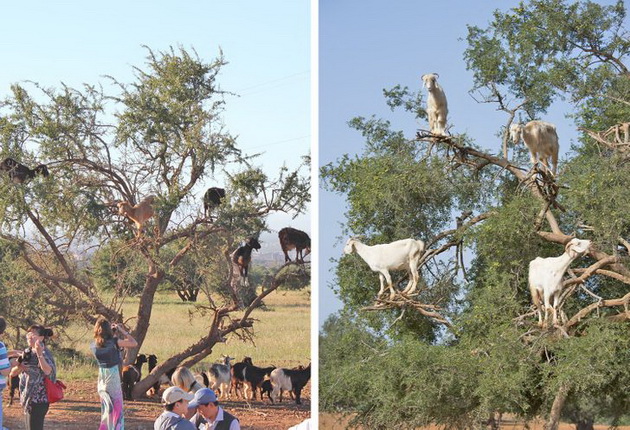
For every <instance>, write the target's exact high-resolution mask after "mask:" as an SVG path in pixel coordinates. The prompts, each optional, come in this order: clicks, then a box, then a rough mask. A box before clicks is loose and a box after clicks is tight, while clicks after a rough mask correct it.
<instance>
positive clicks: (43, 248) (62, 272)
mask: <svg viewBox="0 0 630 430" xmlns="http://www.w3.org/2000/svg"><path fill="white" fill-rule="evenodd" d="M147 53H148V54H147V58H146V62H145V64H144V65H143V67H136V68H134V71H135V78H134V80H133V82H131V83H124V82H119V81H117V80H116V79H115V78H113V77H108V78H109V79H110V81H111V82H113V84H114V85H113V86H108V87H107V88H108V89H109V88H113V91H112V93H109V92H107V93H106V92H105V91H104V89H103V88H102V87H100V86H92V85H87V84H86V85H84V86H83V87H81V88H78V89H75V88H70V87H67V86H65V85H63V84H62V85H61V86H60V88H44V87H41V86H40V85H38V84H37V83H26V84H23V85H14V86H12V88H11V94H9V95H6V96H4V97H3V98H4V100H3V101H2V103H1V104H0V148H1V150H2V157H7V156H10V157H12V158H15V159H16V160H18V161H20V162H23V163H24V164H26V165H28V166H29V167H35V166H36V165H37V164H39V163H44V164H46V165H47V166H48V170H49V172H50V176H48V177H46V178H44V177H41V176H37V177H35V178H33V179H31V180H28V181H25V182H24V183H23V184H13V183H11V182H10V180H9V178H8V175H6V174H3V175H0V176H1V177H0V190H1V191H2V193H1V195H0V217H1V218H0V229H1V230H2V239H3V240H6V241H7V242H9V243H11V244H13V245H15V246H17V249H18V250H19V254H20V257H21V258H22V259H15V261H8V262H7V264H8V265H10V264H14V265H18V264H20V265H21V267H20V269H21V270H22V271H23V272H24V273H23V274H22V276H24V278H25V279H24V280H23V283H24V284H26V285H28V286H30V287H31V289H32V290H35V291H38V292H39V291H42V288H41V287H40V288H38V289H35V288H32V284H34V283H38V282H39V283H40V284H41V285H44V286H45V287H46V289H45V290H44V291H46V292H47V294H48V296H46V295H44V294H41V295H38V296H35V295H34V294H35V293H29V294H30V295H27V296H26V297H27V299H25V300H22V298H23V296H22V295H16V298H19V299H20V300H21V302H20V303H15V304H14V303H13V302H12V303H11V304H12V306H14V307H15V308H16V309H19V306H21V305H22V303H24V304H25V306H26V304H28V303H30V304H31V305H32V306H33V309H34V310H33V311H30V312H31V313H32V312H38V313H39V318H38V320H39V321H40V322H45V321H42V320H43V319H46V318H47V315H48V311H49V310H50V312H51V313H53V314H54V312H55V310H56V312H57V314H55V315H56V316H58V317H59V318H62V317H63V318H66V317H67V316H68V315H70V314H73V313H74V314H80V315H81V317H83V318H84V319H86V320H88V321H90V320H92V319H93V318H94V316H95V315H104V316H106V317H108V318H110V319H115V320H120V321H130V322H132V325H133V324H135V327H131V329H132V330H133V331H134V335H135V336H136V338H137V339H139V342H140V343H142V342H143V339H145V338H146V336H147V331H148V330H149V319H150V317H151V313H152V306H153V299H154V297H155V294H156V292H157V290H158V288H166V289H168V288H174V289H176V290H178V291H180V292H181V291H194V292H195V293H196V292H197V291H198V290H200V291H202V292H203V294H202V297H203V298H204V300H206V301H207V303H208V304H207V305H206V308H211V309H216V308H217V307H218V306H221V305H224V304H225V303H229V302H230V301H231V298H232V291H231V289H230V285H231V281H232V275H231V274H232V271H231V262H230V257H229V256H230V253H231V252H232V251H234V249H236V246H237V244H238V243H239V242H240V241H242V240H244V239H245V238H247V237H248V236H257V235H258V234H259V233H260V232H261V231H263V230H265V229H266V228H267V216H268V215H269V214H270V213H272V212H276V211H282V212H286V213H290V214H291V215H293V216H297V215H298V214H299V213H301V212H303V211H304V209H305V206H306V203H307V202H308V201H309V199H310V195H309V192H310V181H309V179H308V177H307V176H305V174H304V173H303V172H304V171H305V170H306V171H308V170H309V168H308V165H307V163H308V159H307V160H306V161H305V164H303V165H302V166H299V167H297V168H296V169H294V170H293V169H289V168H287V167H283V168H281V169H280V171H279V172H278V174H277V175H276V176H273V175H272V174H271V173H269V172H266V171H263V170H262V169H261V168H259V167H258V166H256V165H254V163H255V162H256V161H257V160H256V157H255V156H245V155H242V154H241V150H240V149H239V148H238V147H237V144H236V143H237V142H236V139H235V138H234V137H233V136H232V135H231V134H230V133H229V132H228V131H227V130H226V127H225V124H224V121H223V112H224V107H225V101H224V96H225V95H226V94H228V93H226V92H224V91H223V90H222V89H221V88H220V86H219V84H218V76H219V74H220V72H221V71H222V68H223V66H224V65H225V64H226V62H225V60H224V58H223V55H222V53H221V54H220V55H219V56H218V57H217V58H215V59H213V60H211V61H206V60H203V59H201V58H199V57H198V55H197V53H196V52H194V50H193V51H187V50H185V49H183V48H178V49H173V48H170V49H169V50H167V51H165V52H154V51H152V50H151V49H149V48H147ZM108 91H109V90H108ZM215 174H217V176H219V177H224V178H227V183H225V184H220V186H222V187H224V188H226V190H227V196H226V199H225V202H224V203H223V204H222V205H221V206H220V207H219V208H218V209H217V210H216V211H214V212H213V214H212V219H210V218H206V217H204V216H202V215H201V213H202V202H201V201H199V200H200V199H197V197H195V196H197V195H199V194H202V195H203V191H205V189H204V187H206V186H207V185H206V184H205V183H204V182H205V180H206V179H208V178H209V177H211V178H212V180H214V181H215V182H216V178H215V177H214V175H215ZM307 174H308V173H307ZM148 196H153V197H154V199H153V203H152V209H153V211H154V214H153V215H152V216H150V217H149V219H148V220H146V222H145V223H144V225H143V229H142V231H138V229H137V227H136V226H135V225H134V223H133V222H131V220H130V218H131V215H130V214H128V215H129V216H127V215H123V214H121V213H120V212H119V207H118V203H120V202H121V201H125V202H128V203H129V204H130V205H131V206H134V205H136V204H138V203H140V202H141V201H143V200H144V199H145V198H146V197H148ZM144 209H146V207H144ZM91 257H93V258H92V260H90V258H91ZM12 270H15V272H17V273H19V270H18V269H17V268H15V269H14V268H13V267H8V269H7V271H6V273H7V274H8V273H13V272H12ZM5 291H6V290H3V291H1V292H2V293H4V292H5ZM28 291H30V290H28ZM38 294H39V293H38ZM243 294H244V295H246V296H247V297H248V299H247V300H244V301H245V302H246V303H251V301H252V294H253V295H255V290H254V289H253V288H250V289H247V291H243ZM129 295H139V296H140V300H139V303H138V304H137V307H136V309H135V311H131V312H132V315H124V314H123V312H130V310H129V309H125V308H124V307H123V304H124V302H125V300H126V299H128V296H129ZM11 297H13V296H11ZM6 304H7V305H8V304H9V301H8V300H7V302H6ZM35 305H37V306H35ZM40 307H41V309H40ZM201 307H202V306H200V308H201ZM31 313H28V312H24V315H29V316H30V315H31ZM219 322H220V319H219V320H217V321H216V324H218V323H219ZM247 323H248V324H249V321H247ZM216 328H217V327H214V328H213V329H211V330H207V327H206V329H205V331H204V332H203V333H205V334H206V335H207V334H208V333H212V332H213V330H214V329H216ZM205 340H206V341H207V342H208V345H207V347H208V348H207V350H210V349H211V346H212V345H210V344H211V343H212V342H214V341H215V339H213V338H212V336H209V335H208V336H207V337H206V339H205ZM187 351H188V352H187V353H188V354H189V356H190V355H191V354H193V352H191V351H192V349H188V350H187ZM133 353H135V351H134V352H132V355H133ZM184 355H185V354H184Z"/></svg>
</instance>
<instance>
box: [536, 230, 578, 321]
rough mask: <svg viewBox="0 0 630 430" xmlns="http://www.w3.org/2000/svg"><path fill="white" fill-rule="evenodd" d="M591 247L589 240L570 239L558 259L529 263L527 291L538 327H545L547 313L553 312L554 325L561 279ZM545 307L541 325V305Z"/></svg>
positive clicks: (550, 258)
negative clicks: (532, 303)
mask: <svg viewBox="0 0 630 430" xmlns="http://www.w3.org/2000/svg"><path fill="white" fill-rule="evenodd" d="M590 246H591V241H590V240H580V239H575V238H574V239H571V240H570V241H569V242H568V243H567V244H566V246H565V248H564V254H562V255H561V256H559V257H548V258H542V257H536V258H535V259H534V260H532V261H531V262H530V263H529V291H530V293H531V295H532V301H533V302H534V306H536V310H537V312H538V325H539V326H541V327H544V326H546V325H547V312H548V310H549V309H550V308H551V310H552V312H553V325H554V326H555V325H556V322H557V319H558V316H557V315H558V314H557V307H558V304H559V303H558V301H559V298H560V293H561V292H562V277H563V276H564V273H565V272H566V270H567V269H568V267H569V265H570V264H571V262H572V261H573V260H575V259H576V258H578V257H581V256H583V255H585V254H586V253H587V252H588V251H589V248H590ZM541 301H542V302H544V305H545V318H544V324H543V317H542V304H541Z"/></svg>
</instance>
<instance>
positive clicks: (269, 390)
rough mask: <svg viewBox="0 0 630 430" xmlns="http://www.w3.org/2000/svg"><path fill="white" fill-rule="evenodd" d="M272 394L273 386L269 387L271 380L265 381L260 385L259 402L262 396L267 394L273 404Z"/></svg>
mask: <svg viewBox="0 0 630 430" xmlns="http://www.w3.org/2000/svg"><path fill="white" fill-rule="evenodd" d="M272 392H273V385H271V379H265V380H264V381H262V383H261V384H260V401H262V399H263V396H264V395H265V393H267V397H269V400H270V401H271V403H273V399H272V398H271V393H272Z"/></svg>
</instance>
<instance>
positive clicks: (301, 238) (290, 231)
mask: <svg viewBox="0 0 630 430" xmlns="http://www.w3.org/2000/svg"><path fill="white" fill-rule="evenodd" d="M278 238H279V239H280V246H281V247H282V252H284V262H285V263H287V262H289V261H291V259H290V258H289V251H290V250H292V249H295V261H296V262H298V263H304V257H306V256H307V255H308V254H310V252H311V238H310V237H309V236H308V234H306V233H304V232H303V231H302V230H298V229H296V228H291V227H285V228H283V229H282V230H280V231H279V232H278ZM303 250H306V252H305V253H304V255H302V251H303Z"/></svg>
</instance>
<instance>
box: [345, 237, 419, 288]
mask: <svg viewBox="0 0 630 430" xmlns="http://www.w3.org/2000/svg"><path fill="white" fill-rule="evenodd" d="M354 251H356V252H357V254H359V256H360V257H361V258H362V259H363V260H364V261H365V262H366V263H367V264H368V265H369V266H370V269H372V271H374V272H378V275H379V279H380V281H381V289H380V290H379V292H378V296H377V297H380V296H381V295H383V293H384V292H385V281H387V287H388V288H389V292H390V298H393V297H394V296H395V295H396V292H395V291H394V286H393V285H392V277H391V275H390V274H389V271H390V270H403V269H405V270H407V272H408V273H409V282H408V283H407V286H406V287H405V289H404V290H403V293H404V294H411V293H413V292H414V291H416V288H417V286H418V281H419V280H420V275H419V274H418V263H419V261H420V258H422V255H423V254H424V242H423V241H421V240H416V239H403V240H397V241H395V242H392V243H387V244H381V245H374V246H369V245H365V244H363V243H361V242H359V241H358V240H357V239H353V238H350V239H348V242H347V243H346V246H345V247H344V248H343V252H344V253H345V254H352V253H353V252H354Z"/></svg>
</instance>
